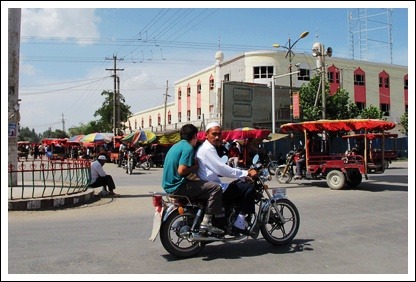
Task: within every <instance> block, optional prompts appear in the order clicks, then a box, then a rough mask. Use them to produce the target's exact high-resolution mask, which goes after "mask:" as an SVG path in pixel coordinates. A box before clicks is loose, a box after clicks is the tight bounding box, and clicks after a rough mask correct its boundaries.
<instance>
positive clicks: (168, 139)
mask: <svg viewBox="0 0 416 282" xmlns="http://www.w3.org/2000/svg"><path fill="white" fill-rule="evenodd" d="M156 137H157V142H158V143H159V144H162V145H172V144H175V143H177V142H179V141H180V140H181V136H180V134H179V129H173V130H168V131H163V132H157V133H156Z"/></svg>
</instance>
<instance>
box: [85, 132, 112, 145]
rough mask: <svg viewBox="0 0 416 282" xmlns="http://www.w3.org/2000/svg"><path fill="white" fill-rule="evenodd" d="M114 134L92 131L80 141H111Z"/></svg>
mask: <svg viewBox="0 0 416 282" xmlns="http://www.w3.org/2000/svg"><path fill="white" fill-rule="evenodd" d="M113 136H114V134H113V133H100V132H95V133H90V134H87V135H85V136H84V137H83V138H81V139H80V142H100V141H102V142H107V143H108V142H111V140H112V138H113Z"/></svg>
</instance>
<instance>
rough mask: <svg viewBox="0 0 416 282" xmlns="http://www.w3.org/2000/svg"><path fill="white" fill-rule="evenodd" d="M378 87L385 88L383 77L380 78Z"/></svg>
mask: <svg viewBox="0 0 416 282" xmlns="http://www.w3.org/2000/svg"><path fill="white" fill-rule="evenodd" d="M378 87H383V78H382V77H379V78H378Z"/></svg>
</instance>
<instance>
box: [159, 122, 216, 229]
mask: <svg viewBox="0 0 416 282" xmlns="http://www.w3.org/2000/svg"><path fill="white" fill-rule="evenodd" d="M197 133H198V128H196V127H195V126H194V125H193V124H185V125H184V126H182V128H181V129H180V136H181V141H179V142H177V143H176V144H175V145H173V146H172V148H170V150H169V151H168V153H167V154H166V158H165V161H164V164H163V179H162V187H163V189H164V190H165V192H166V193H170V194H175V195H183V196H187V197H190V198H194V199H195V198H198V199H202V200H206V202H207V203H206V209H205V214H204V218H203V219H202V223H201V225H200V230H201V231H202V232H210V233H216V234H222V233H224V231H223V230H221V229H219V228H216V227H214V226H212V224H211V218H212V215H214V214H218V213H220V212H221V206H222V199H221V194H222V191H221V186H220V185H218V184H217V183H214V182H209V181H205V180H201V179H198V178H196V177H189V178H187V176H189V175H190V174H192V173H195V172H196V171H197V170H198V162H197V161H196V160H195V158H194V157H195V153H194V147H195V145H196V143H197V141H198V139H197Z"/></svg>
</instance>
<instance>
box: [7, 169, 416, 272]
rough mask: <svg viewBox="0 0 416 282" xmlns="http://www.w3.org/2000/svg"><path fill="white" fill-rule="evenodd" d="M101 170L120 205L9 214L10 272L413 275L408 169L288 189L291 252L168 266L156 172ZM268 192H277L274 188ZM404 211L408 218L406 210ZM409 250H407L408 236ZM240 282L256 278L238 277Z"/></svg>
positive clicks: (262, 251) (210, 256)
mask: <svg viewBox="0 0 416 282" xmlns="http://www.w3.org/2000/svg"><path fill="white" fill-rule="evenodd" d="M105 169H106V171H107V172H108V173H110V174H112V175H113V177H114V179H115V181H116V184H117V186H118V188H117V192H118V193H120V194H121V197H120V198H115V199H110V198H105V199H101V200H100V201H98V202H95V203H92V204H88V205H85V206H82V207H78V208H70V209H63V210H56V211H10V212H8V220H9V221H8V273H9V274H30V273H34V274H97V275H99V274H135V275H140V276H138V277H136V276H133V277H134V278H133V279H151V280H155V276H154V275H151V274H171V273H175V274H183V273H190V274H200V273H202V274H212V273H221V274H222V273H228V274H266V275H268V276H265V277H264V278H263V279H273V280H282V279H284V278H285V277H284V276H281V275H283V274H291V275H293V274H321V275H331V276H330V277H331V278H332V279H335V280H338V279H339V280H342V279H348V278H346V277H347V276H345V275H344V274H348V275H352V274H370V275H375V277H376V278H375V279H381V280H383V279H386V276H385V275H381V276H377V274H395V275H394V276H388V279H389V280H390V279H391V280H396V279H399V280H403V279H405V280H407V279H409V278H408V277H409V276H408V275H407V274H408V272H409V271H410V276H411V277H413V280H414V266H413V265H414V264H413V263H414V249H413V248H412V249H411V250H409V246H408V239H409V237H408V233H409V230H408V223H409V222H408V210H409V206H408V203H409V197H408V169H407V163H405V162H394V163H393V164H392V165H391V168H389V169H388V170H387V171H386V173H384V174H379V175H376V174H371V175H369V180H363V183H362V184H361V185H360V186H359V188H357V189H345V190H339V191H334V190H330V189H329V188H327V186H326V183H325V182H324V181H315V182H307V181H300V182H298V183H293V184H287V185H285V186H286V187H287V188H288V189H287V195H288V197H289V198H290V199H291V200H292V201H293V202H294V203H295V204H296V205H297V207H298V209H299V212H300V218H301V225H300V229H299V232H298V234H297V236H296V238H295V240H294V241H293V242H292V244H291V245H288V246H284V247H274V246H272V245H270V244H269V243H267V242H266V241H265V240H263V239H262V238H261V236H260V238H259V239H257V240H253V239H249V240H246V241H244V242H242V243H238V244H231V243H229V244H223V243H218V244H212V245H208V246H206V247H205V249H204V250H203V252H202V253H201V254H200V256H198V257H195V258H191V259H186V260H175V259H174V258H172V257H171V256H170V255H169V254H168V253H167V252H166V251H165V250H164V249H163V247H162V245H161V243H160V240H159V237H158V238H157V239H156V241H155V242H150V241H149V240H148V238H149V236H150V230H151V226H152V218H153V211H154V208H153V206H152V204H151V199H150V198H149V197H148V196H149V194H148V193H149V191H162V189H161V187H160V181H161V171H162V169H161V168H152V169H151V170H149V171H144V170H135V171H134V173H133V175H127V174H125V173H124V172H123V171H122V170H121V169H120V168H117V167H116V166H115V165H114V164H110V163H109V164H106V166H105ZM269 185H270V186H276V187H277V186H279V187H281V185H280V184H278V183H277V181H276V180H273V181H271V182H269ZM413 188H414V187H411V189H413ZM96 191H97V192H98V191H99V190H98V188H97V190H96ZM410 210H411V214H414V205H413V204H412V205H411V208H410ZM410 226H411V228H414V226H412V225H410ZM2 236H3V235H2ZM410 242H412V243H411V244H412V246H413V247H414V230H412V233H411V240H410ZM3 251H4V250H3ZM409 251H410V254H409ZM2 256H3V254H2ZM409 257H410V258H411V260H412V261H411V262H412V264H411V265H412V267H411V268H409V261H408V258H409ZM4 261H5V260H3V259H2V264H3V262H4ZM2 273H4V272H3V271H2ZM143 274H150V275H149V276H147V277H146V276H141V275H143ZM274 275H279V276H274ZM332 275H335V276H332ZM269 276H271V278H270V277H269ZM2 277H3V274H2ZM18 277H19V279H25V278H22V277H20V276H18ZM99 277H101V279H116V280H118V279H124V276H123V278H120V277H122V276H109V275H104V276H99ZM109 277H111V278H109ZM143 277H145V278H143ZM158 277H159V279H169V276H158ZM204 277H205V276H204ZM359 277H360V278H359V280H362V279H367V276H364V277H363V276H362V275H360V276H359ZM71 278H73V279H78V276H76V277H71ZM194 278H195V279H198V280H199V279H201V276H200V275H198V276H195V277H194ZM223 278H224V277H223ZM297 278H298V279H308V280H310V279H313V278H311V276H306V277H304V276H300V277H297ZM58 279H59V278H58ZM79 279H88V278H86V277H85V276H82V278H79ZM159 279H157V280H159ZM175 279H181V276H177V277H176V278H175ZM185 279H189V277H187V278H185ZM212 279H219V277H217V278H212ZM225 279H226V278H225ZM240 279H241V280H247V279H250V280H259V279H261V278H260V277H258V276H246V275H245V276H242V277H241V278H240ZM286 279H293V278H292V276H289V277H286ZM320 279H329V278H328V277H324V278H322V277H321V278H320ZM349 279H358V278H357V277H355V276H351V277H349ZM2 280H3V279H2ZM170 280H171V279H170ZM221 280H223V279H221Z"/></svg>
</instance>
